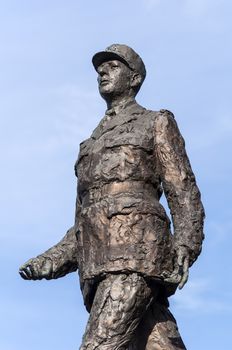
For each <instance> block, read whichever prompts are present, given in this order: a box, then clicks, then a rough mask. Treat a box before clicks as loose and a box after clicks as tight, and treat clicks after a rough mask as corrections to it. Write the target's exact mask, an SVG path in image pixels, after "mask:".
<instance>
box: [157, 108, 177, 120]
mask: <svg viewBox="0 0 232 350" xmlns="http://www.w3.org/2000/svg"><path fill="white" fill-rule="evenodd" d="M160 113H162V114H168V115H169V116H170V117H172V118H173V119H175V116H174V114H173V113H172V112H170V111H169V110H168V109H161V110H160Z"/></svg>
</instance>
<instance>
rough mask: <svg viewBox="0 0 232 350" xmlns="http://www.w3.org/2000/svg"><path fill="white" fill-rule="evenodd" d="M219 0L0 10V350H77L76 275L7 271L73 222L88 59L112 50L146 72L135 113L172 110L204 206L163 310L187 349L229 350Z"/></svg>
mask: <svg viewBox="0 0 232 350" xmlns="http://www.w3.org/2000/svg"><path fill="white" fill-rule="evenodd" d="M231 11H232V4H231V2H230V1H229V0H227V1H226V0H117V1H106V0H99V1H98V2H95V1H90V0H85V1H84V0H83V1H82V0H79V1H78V0H76V1H74V0H67V1H61V0H50V1H45V0H40V1H29V0H21V1H16V0H15V1H14V0H10V1H4V0H1V1H0V42H1V45H0V77H1V79H0V96H1V103H0V116H1V117H0V124H1V128H0V133H1V137H0V143H1V150H2V152H1V183H0V186H1V198H0V201H1V233H0V241H1V245H0V249H1V252H0V272H1V288H0V290H1V298H0V310H1V313H0V315H1V316H0V349H1V350H29V349H30V350H41V349H43V350H50V349H56V350H64V349H65V350H66V349H69V350H71V349H77V348H78V346H79V344H80V342H81V336H82V334H83V331H84V328H85V323H86V320H87V317H88V315H87V313H86V312H85V310H84V307H83V304H82V299H81V295H80V291H79V285H78V278H77V275H76V274H75V273H73V274H70V275H68V276H66V277H65V278H62V279H59V280H56V281H49V282H48V281H40V282H28V281H24V280H22V279H20V277H19V276H18V272H17V271H18V267H19V266H20V265H21V264H22V263H23V262H24V261H26V260H27V259H29V258H30V257H33V256H36V255H37V254H39V253H41V252H43V251H44V250H45V249H47V248H49V247H50V246H51V245H53V244H54V243H56V242H57V241H58V240H59V239H60V238H61V237H62V235H63V234H64V233H65V232H66V230H67V229H68V228H69V227H70V226H72V224H73V220H74V202H75V192H76V179H75V176H74V170H73V167H74V162H75V160H76V157H77V154H78V147H79V143H80V142H81V141H82V140H83V139H85V138H87V137H88V136H89V134H90V132H91V131H92V129H93V128H94V127H95V126H96V124H97V123H98V121H99V120H100V119H101V117H102V116H103V115H104V111H105V104H104V101H103V100H102V99H101V98H100V97H99V95H98V92H97V84H96V73H95V71H94V69H93V67H92V65H91V58H92V55H93V54H94V53H95V52H96V51H98V50H102V49H104V48H105V47H106V46H108V45H110V44H111V43H125V44H128V45H130V46H132V47H133V48H134V49H135V50H137V51H138V52H139V53H140V54H141V56H142V57H143V59H144V62H145V64H146V67H147V72H148V74H147V79H146V81H145V83H144V86H143V88H142V90H141V92H140V93H139V95H138V99H137V100H138V102H139V103H140V104H142V105H143V106H145V107H147V108H149V109H153V110H159V109H161V108H167V109H170V110H171V111H173V112H174V114H175V116H176V120H177V121H178V124H179V127H180V129H181V131H182V134H183V135H184V137H185V139H186V147H187V151H188V154H189V156H190V159H191V163H192V166H193V169H194V171H195V174H196V176H197V180H198V184H199V187H200V189H201V192H202V198H203V202H204V205H205V209H206V215H207V219H206V225H205V234H206V239H205V242H204V246H203V252H202V255H201V257H200V258H199V260H198V261H197V263H196V264H195V265H194V266H193V267H192V268H191V273H190V279H189V282H188V284H187V285H186V287H185V288H184V289H183V290H182V291H180V292H178V293H177V294H176V295H175V296H174V297H173V298H171V300H170V302H171V310H172V311H173V313H174V315H175V317H176V318H177V321H178V325H179V328H180V331H181V334H182V336H183V339H184V341H185V343H186V345H187V348H188V350H196V349H197V350H203V349H204V350H205V349H211V350H216V349H230V348H232V340H231V336H230V332H231V318H232V303H231V297H232V292H231V291H232V283H231V260H230V256H231V245H230V244H231V243H232V240H231V231H232V219H231V217H232V215H231V211H232V210H231V196H232V190H231V185H230V184H231V171H232V163H231V150H232V147H231V146H232V144H231V135H232V119H231V97H232V96H231V81H232V73H231V61H232V42H231V34H232V28H231V27H232V25H231Z"/></svg>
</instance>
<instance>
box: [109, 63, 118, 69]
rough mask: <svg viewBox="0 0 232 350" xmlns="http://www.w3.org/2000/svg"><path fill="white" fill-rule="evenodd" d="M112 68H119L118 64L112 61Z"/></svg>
mask: <svg viewBox="0 0 232 350" xmlns="http://www.w3.org/2000/svg"><path fill="white" fill-rule="evenodd" d="M110 68H111V69H117V68H118V65H117V64H116V63H112V64H111V65H110Z"/></svg>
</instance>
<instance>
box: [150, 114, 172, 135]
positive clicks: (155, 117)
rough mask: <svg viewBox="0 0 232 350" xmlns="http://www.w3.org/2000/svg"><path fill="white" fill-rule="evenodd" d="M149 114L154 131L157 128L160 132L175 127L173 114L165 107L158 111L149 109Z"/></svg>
mask: <svg viewBox="0 0 232 350" xmlns="http://www.w3.org/2000/svg"><path fill="white" fill-rule="evenodd" d="M149 114H150V117H151V119H152V122H153V126H154V129H155V130H156V131H158V130H159V131H160V132H161V131H164V130H167V129H170V128H171V129H172V128H173V127H176V121H175V117H174V114H173V113H172V112H170V111H169V110H167V109H161V110H160V111H149Z"/></svg>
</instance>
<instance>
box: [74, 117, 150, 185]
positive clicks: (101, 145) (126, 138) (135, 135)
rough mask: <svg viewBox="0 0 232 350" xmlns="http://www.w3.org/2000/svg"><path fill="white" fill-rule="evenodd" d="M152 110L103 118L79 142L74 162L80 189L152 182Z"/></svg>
mask: <svg viewBox="0 0 232 350" xmlns="http://www.w3.org/2000/svg"><path fill="white" fill-rule="evenodd" d="M154 117H155V115H154V112H153V113H151V112H149V111H145V112H144V113H139V114H133V115H117V116H114V117H113V118H112V119H111V120H105V119H106V118H103V120H102V121H101V122H100V124H99V125H98V127H97V128H96V129H95V130H94V132H93V134H92V136H91V137H90V138H89V139H87V140H85V141H84V142H82V143H81V144H80V152H79V157H78V160H77V163H76V165H75V170H76V175H77V177H78V184H79V185H78V187H79V190H80V191H83V190H88V189H90V188H91V187H98V186H101V185H104V184H105V183H109V182H111V181H126V180H128V179H130V180H143V181H149V182H153V180H154V181H155V177H156V171H155V160H154V138H153V121H154Z"/></svg>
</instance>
